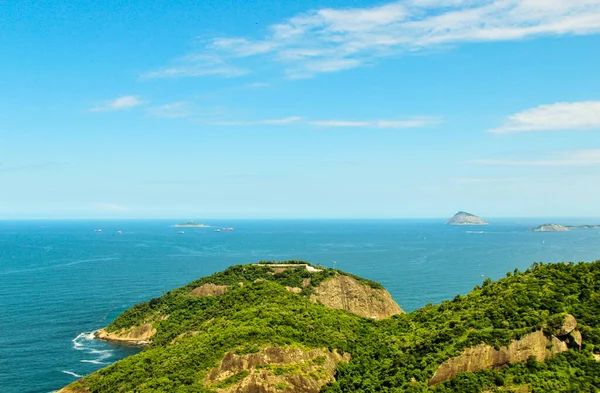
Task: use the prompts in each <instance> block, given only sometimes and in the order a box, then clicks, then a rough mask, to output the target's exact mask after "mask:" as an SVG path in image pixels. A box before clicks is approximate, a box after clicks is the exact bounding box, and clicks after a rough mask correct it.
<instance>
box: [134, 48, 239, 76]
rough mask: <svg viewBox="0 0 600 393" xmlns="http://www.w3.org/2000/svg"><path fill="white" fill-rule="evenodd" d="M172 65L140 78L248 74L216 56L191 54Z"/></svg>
mask: <svg viewBox="0 0 600 393" xmlns="http://www.w3.org/2000/svg"><path fill="white" fill-rule="evenodd" d="M173 63H174V64H173V65H171V66H168V67H163V68H161V69H158V70H156V71H150V72H146V73H144V74H142V75H141V77H142V78H144V79H157V78H179V77H199V76H220V77H225V78H231V77H236V76H242V75H245V74H247V73H249V72H250V71H249V70H247V69H244V68H241V67H237V66H232V65H229V64H227V63H226V62H225V60H224V59H223V58H221V56H219V55H217V54H211V55H204V54H203V55H198V54H192V55H188V56H185V57H182V58H180V59H177V60H175V61H174V62H173Z"/></svg>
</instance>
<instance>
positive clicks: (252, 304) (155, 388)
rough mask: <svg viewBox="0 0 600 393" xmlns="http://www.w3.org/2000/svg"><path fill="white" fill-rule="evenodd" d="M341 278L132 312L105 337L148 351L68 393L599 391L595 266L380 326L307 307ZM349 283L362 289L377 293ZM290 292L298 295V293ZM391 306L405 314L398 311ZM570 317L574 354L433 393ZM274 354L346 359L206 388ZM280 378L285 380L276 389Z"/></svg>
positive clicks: (482, 293)
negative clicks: (446, 370) (258, 385)
mask: <svg viewBox="0 0 600 393" xmlns="http://www.w3.org/2000/svg"><path fill="white" fill-rule="evenodd" d="M340 274H345V273H342V272H338V271H335V270H332V269H324V270H322V271H319V272H309V271H307V270H306V269H305V268H303V267H298V268H295V269H288V270H285V271H282V272H279V273H276V272H275V271H274V270H273V269H271V268H269V267H266V266H255V265H238V266H233V267H231V268H229V269H227V270H225V271H224V272H221V273H216V274H214V275H213V276H210V277H206V278H203V279H201V280H198V281H196V282H193V283H190V284H189V285H187V286H185V287H182V288H179V289H176V290H173V291H171V292H169V293H167V294H165V295H164V296H162V297H160V298H156V299H152V300H150V301H149V302H147V303H142V304H139V305H136V306H135V307H133V308H132V309H130V310H128V311H126V312H125V313H123V314H122V315H120V316H119V317H118V318H117V319H116V320H115V321H114V322H113V323H112V324H111V325H110V326H108V327H107V328H106V331H109V332H119V331H121V330H122V329H127V328H129V327H131V326H139V325H142V324H151V325H152V327H153V328H155V329H156V334H155V335H154V336H153V337H152V343H151V344H150V345H148V346H147V347H146V348H145V349H144V350H143V351H142V352H141V353H139V354H137V355H134V356H131V357H129V358H126V359H124V360H121V361H119V362H117V363H115V364H113V365H112V366H109V367H107V368H105V369H102V370H100V371H98V372H96V373H93V374H91V375H89V376H87V377H85V378H84V379H82V380H80V381H78V382H76V383H75V384H72V385H70V386H69V387H68V389H67V390H65V391H71V392H111V393H112V392H179V393H184V392H215V391H218V392H234V391H237V392H242V391H247V392H252V391H257V392H258V391H260V390H252V386H254V385H252V386H250V385H251V384H250V382H248V381H249V380H250V379H251V378H259V375H262V377H264V378H267V376H268V378H271V379H272V380H275V379H276V378H279V379H277V381H278V382H277V384H275V385H272V386H271V385H268V384H269V383H268V381H267V380H266V379H265V382H264V383H265V386H267V385H268V386H267V387H265V389H267V390H263V391H281V392H286V391H287V392H291V391H300V390H298V389H299V388H297V389H296V390H294V388H293V386H295V385H293V384H290V382H289V381H292V382H294V381H297V380H299V379H301V378H300V377H301V376H303V377H305V380H310V378H313V379H314V380H315V381H320V382H319V383H320V385H319V386H320V389H321V391H323V392H427V391H434V392H483V391H521V392H596V391H599V389H600V362H598V361H596V360H595V358H594V355H595V352H600V261H598V262H594V263H578V264H572V263H570V264H551V265H550V264H549V265H543V264H534V265H533V266H532V267H531V268H530V269H529V270H527V271H526V272H519V271H517V270H515V271H514V272H511V273H507V276H506V278H503V279H501V280H499V281H497V282H492V281H491V280H489V279H487V280H486V281H485V282H484V283H483V284H482V286H478V287H476V288H474V289H473V291H472V292H471V293H469V294H468V295H467V296H456V297H455V298H454V299H452V300H448V301H444V302H442V303H441V304H439V305H427V306H426V307H424V308H422V309H420V310H417V311H414V312H412V313H403V314H400V315H395V316H393V317H391V318H387V319H384V320H378V321H376V320H372V319H369V318H362V317H359V316H357V315H354V314H351V313H348V312H346V311H342V310H335V309H330V308H327V307H325V306H323V305H321V304H319V303H314V302H311V300H310V296H311V295H312V294H313V293H314V291H315V288H317V287H318V286H319V285H320V284H321V283H323V282H325V281H327V280H329V279H332V278H333V277H336V276H338V275H340ZM307 279H310V282H309V283H308V282H307V281H308V280H307ZM354 279H356V280H357V281H358V282H360V284H362V285H365V286H367V287H369V288H373V289H380V288H381V286H380V285H379V284H377V283H374V282H371V281H368V280H363V279H359V278H357V277H354ZM208 283H210V284H215V285H216V286H219V285H220V286H227V290H226V292H224V293H222V294H220V295H219V296H193V295H191V294H190V293H191V291H192V290H193V289H194V288H198V287H200V286H202V285H204V284H208ZM286 286H287V287H294V288H302V290H301V292H300V291H299V290H298V291H296V292H299V293H294V292H291V291H290V290H286V288H285V287H286ZM288 289H290V288H288ZM372 296H377V295H372ZM397 300H399V302H400V304H401V299H397ZM567 314H570V315H572V316H574V317H575V319H576V320H577V330H578V331H579V332H581V336H582V339H583V344H582V345H581V346H579V345H578V344H577V343H575V342H573V340H571V339H568V340H567V341H565V344H562V343H561V345H565V349H566V346H567V345H568V347H569V349H568V350H567V351H565V352H561V353H557V354H555V355H554V356H552V357H550V358H549V359H548V360H546V361H545V362H539V361H537V360H536V359H535V358H533V357H531V358H529V359H528V360H527V361H523V362H519V363H511V364H509V365H507V366H506V367H502V368H500V369H495V370H494V369H490V370H483V371H479V372H476V373H470V372H466V373H460V374H458V375H457V376H456V377H454V378H452V379H450V380H447V381H444V382H441V383H437V384H435V385H432V386H429V385H430V381H431V379H432V377H433V375H434V373H435V372H436V370H437V369H438V367H439V366H440V365H441V364H442V363H444V362H445V361H447V360H448V359H450V358H453V357H456V356H459V355H460V354H461V353H462V352H463V351H464V350H465V349H467V348H472V347H475V346H477V345H479V344H482V343H486V344H489V345H490V346H491V347H494V348H496V349H500V348H501V347H503V346H507V345H509V344H510V343H511V342H513V340H518V339H521V338H523V337H527V335H528V334H529V333H532V332H538V331H543V332H544V334H545V335H546V336H547V337H548V338H549V340H550V338H551V337H552V336H553V335H555V334H556V333H555V332H556V331H557V329H559V330H560V328H561V325H562V324H563V322H564V321H565V316H566V315H567ZM540 334H541V333H540ZM555 339H556V338H555ZM271 347H277V348H296V349H298V348H300V349H301V350H302V351H305V352H306V353H308V351H309V350H310V349H311V348H314V349H323V350H325V351H327V350H329V351H333V352H331V353H335V354H336V355H335V356H338V355H337V354H339V355H340V356H339V359H341V356H342V355H344V356H346V358H345V360H342V361H339V359H338V360H336V362H337V361H339V363H335V364H337V369H336V371H335V375H334V377H335V380H334V379H333V377H332V378H330V379H327V376H326V375H325V374H326V370H325V369H326V368H327V367H325V366H320V365H322V364H323V363H324V362H325V360H324V358H325V357H324V356H318V357H315V356H316V355H312V356H313V358H311V359H312V360H310V361H304V360H303V361H302V362H301V361H300V360H298V361H297V362H296V363H294V364H286V365H284V364H283V363H274V364H266V363H264V362H263V363H260V364H256V365H252V364H250V363H251V362H248V361H247V362H246V363H248V364H250V366H251V367H252V369H250V370H249V371H248V369H244V370H242V371H236V370H239V369H236V368H235V367H233V366H232V367H233V368H232V369H231V370H234V371H235V372H234V371H231V372H229V374H227V372H228V371H224V374H222V375H224V376H227V378H225V377H223V378H225V379H222V380H219V382H218V383H217V382H214V381H212V380H211V379H210V378H211V375H216V373H217V372H216V371H215V370H216V368H218V367H219V365H221V369H223V367H224V365H225V363H226V362H225V360H223V358H224V357H226V358H227V359H230V358H231V359H234V360H235V359H238V360H239V359H251V358H252V356H251V355H252V354H255V357H254V358H258V357H260V356H263V355H264V351H265V348H271ZM548 348H550V347H548ZM542 349H543V348H542ZM334 350H335V351H334ZM298 351H299V350H298ZM298 351H296V352H298ZM226 354H227V355H226ZM259 355H260V356H259ZM265 356H266V355H264V356H263V358H265ZM328 356H329V355H328ZM331 357H332V358H333V355H331ZM254 358H252V359H254ZM322 358H323V359H322ZM348 359H350V361H349V362H348V361H347V360H348ZM222 360H223V361H222ZM236 361H237V360H236ZM232 362H233V360H232ZM233 363H235V362H233ZM233 363H232V364H233ZM238 363H239V361H238ZM250 366H248V367H250ZM334 368H335V367H334ZM211 370H212V374H211ZM249 375H251V376H250V377H249ZM286 375H287V376H288V379H286V380H285V381H284V380H282V379H281V378H283V377H285V376H286ZM294 378H295V379H294ZM244 381H246V382H244ZM281 381H284V382H281ZM244 383H246V384H247V386H250V387H249V388H247V390H243V389H242V388H241V386H246V385H243V384H244ZM240 384H242V385H240ZM249 384H250V385H249ZM273 384H274V382H273ZM321 385H322V386H321ZM236 389H238V390H236ZM240 389H242V390H240ZM244 389H246V388H244ZM268 389H273V390H268ZM515 389H517V390H515ZM519 389H520V390H519ZM303 391H306V392H310V391H312V390H310V389H308V388H307V390H303Z"/></svg>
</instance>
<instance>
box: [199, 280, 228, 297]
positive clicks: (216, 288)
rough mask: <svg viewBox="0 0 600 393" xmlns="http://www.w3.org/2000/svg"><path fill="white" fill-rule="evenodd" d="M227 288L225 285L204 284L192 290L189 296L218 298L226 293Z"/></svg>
mask: <svg viewBox="0 0 600 393" xmlns="http://www.w3.org/2000/svg"><path fill="white" fill-rule="evenodd" d="M228 289H229V287H228V286H227V285H216V284H211V283H208V284H204V285H201V286H199V287H198V288H194V289H193V290H192V292H190V295H193V296H219V295H222V294H224V293H225V292H227V290H228Z"/></svg>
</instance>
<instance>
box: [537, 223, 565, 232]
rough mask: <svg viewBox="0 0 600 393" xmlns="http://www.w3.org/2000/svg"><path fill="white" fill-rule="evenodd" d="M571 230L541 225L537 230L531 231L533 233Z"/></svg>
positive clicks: (563, 227)
mask: <svg viewBox="0 0 600 393" xmlns="http://www.w3.org/2000/svg"><path fill="white" fill-rule="evenodd" d="M570 230H571V229H569V228H567V227H565V226H563V225H558V224H544V225H540V226H539V227H537V228H532V229H531V231H532V232H567V231H570Z"/></svg>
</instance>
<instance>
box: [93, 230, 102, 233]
mask: <svg viewBox="0 0 600 393" xmlns="http://www.w3.org/2000/svg"><path fill="white" fill-rule="evenodd" d="M94 232H96V233H99V232H102V229H94Z"/></svg>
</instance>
